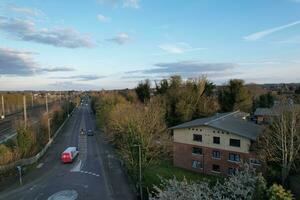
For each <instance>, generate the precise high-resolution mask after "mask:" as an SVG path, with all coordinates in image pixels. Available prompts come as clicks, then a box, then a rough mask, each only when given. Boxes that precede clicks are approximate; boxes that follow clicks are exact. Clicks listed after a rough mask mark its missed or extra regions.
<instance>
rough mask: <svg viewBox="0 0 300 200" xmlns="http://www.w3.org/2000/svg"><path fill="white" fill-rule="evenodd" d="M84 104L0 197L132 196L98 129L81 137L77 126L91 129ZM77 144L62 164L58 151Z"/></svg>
mask: <svg viewBox="0 0 300 200" xmlns="http://www.w3.org/2000/svg"><path fill="white" fill-rule="evenodd" d="M90 113H91V110H90V108H89V107H88V106H81V107H79V108H77V109H76V110H75V111H74V113H73V115H72V116H71V117H70V119H69V121H68V123H66V125H65V127H64V128H63V129H62V131H61V133H59V135H58V137H57V138H56V139H55V142H54V143H53V145H52V146H51V147H50V149H49V150H48V152H47V153H46V155H45V156H44V157H43V158H42V159H41V160H40V162H39V163H38V165H37V167H36V169H34V170H32V171H31V172H30V173H28V174H26V175H24V176H23V185H22V186H20V185H19V184H18V182H17V180H16V182H15V183H14V184H13V185H12V186H10V187H8V188H2V189H0V199H5V200H10V199H20V200H27V199H28V200H40V199H47V200H54V199H61V200H68V199H84V200H85V199H86V200H94V199H95V200H96V199H97V200H111V199H120V200H121V199H135V197H134V195H133V192H132V191H131V187H130V186H129V183H128V180H127V177H126V175H125V174H124V172H123V170H122V167H121V165H120V162H119V161H118V159H117V158H116V157H115V155H114V152H113V150H112V148H111V147H110V145H109V144H108V143H107V142H105V140H104V138H103V136H102V135H101V134H100V133H99V132H95V135H94V136H86V135H84V136H82V135H80V134H79V131H80V129H81V128H83V129H86V130H88V129H91V130H95V128H96V126H95V119H94V117H93V115H92V114H90ZM68 146H77V147H78V148H79V156H78V157H77V158H76V160H75V162H73V163H72V164H62V163H61V162H60V154H61V152H63V150H64V149H66V148H67V147H68Z"/></svg>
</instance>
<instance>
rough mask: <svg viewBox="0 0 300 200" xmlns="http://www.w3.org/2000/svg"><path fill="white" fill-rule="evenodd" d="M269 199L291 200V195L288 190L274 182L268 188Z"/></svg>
mask: <svg viewBox="0 0 300 200" xmlns="http://www.w3.org/2000/svg"><path fill="white" fill-rule="evenodd" d="M268 196H269V199H270V200H292V199H294V198H293V195H292V193H291V192H290V191H286V190H285V189H284V188H283V187H282V186H281V185H278V184H276V183H274V184H273V185H272V186H271V187H270V188H269V190H268Z"/></svg>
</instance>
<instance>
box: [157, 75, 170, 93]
mask: <svg viewBox="0 0 300 200" xmlns="http://www.w3.org/2000/svg"><path fill="white" fill-rule="evenodd" d="M155 88H156V93H157V94H160V95H164V94H166V93H167V91H168V89H169V82H168V80H167V79H162V80H161V81H160V82H159V84H157V83H156V82H155Z"/></svg>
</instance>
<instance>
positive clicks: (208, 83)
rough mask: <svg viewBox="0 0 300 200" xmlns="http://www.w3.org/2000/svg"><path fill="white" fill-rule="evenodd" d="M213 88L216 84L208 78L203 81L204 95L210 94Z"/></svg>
mask: <svg viewBox="0 0 300 200" xmlns="http://www.w3.org/2000/svg"><path fill="white" fill-rule="evenodd" d="M215 89H216V85H215V84H214V83H213V82H211V81H208V80H207V81H206V82H205V89H204V93H205V95H206V96H212V95H213V93H214V90H215Z"/></svg>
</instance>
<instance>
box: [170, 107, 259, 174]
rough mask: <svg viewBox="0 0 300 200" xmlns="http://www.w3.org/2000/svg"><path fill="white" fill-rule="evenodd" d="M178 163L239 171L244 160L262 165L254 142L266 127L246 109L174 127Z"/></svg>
mask: <svg viewBox="0 0 300 200" xmlns="http://www.w3.org/2000/svg"><path fill="white" fill-rule="evenodd" d="M170 129H171V130H173V150H174V158H173V162H174V165H175V166H178V167H182V168H185V169H188V170H193V171H197V172H202V173H208V174H211V173H214V174H223V175H228V174H232V173H235V170H236V169H237V168H238V167H239V163H240V162H242V161H246V162H249V163H250V164H252V165H253V166H259V165H260V163H259V161H258V160H257V159H256V156H255V152H252V151H251V150H250V146H251V144H252V143H253V142H255V141H256V138H257V136H258V135H259V134H260V133H261V131H262V128H261V127H260V126H259V125H257V124H255V123H253V122H250V121H248V120H247V114H246V113H243V112H239V111H236V112H231V113H223V114H216V115H215V116H213V117H207V118H201V119H196V120H193V121H190V122H186V123H183V124H180V125H177V126H174V127H171V128H170Z"/></svg>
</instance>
